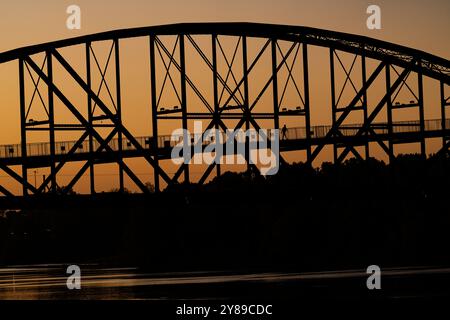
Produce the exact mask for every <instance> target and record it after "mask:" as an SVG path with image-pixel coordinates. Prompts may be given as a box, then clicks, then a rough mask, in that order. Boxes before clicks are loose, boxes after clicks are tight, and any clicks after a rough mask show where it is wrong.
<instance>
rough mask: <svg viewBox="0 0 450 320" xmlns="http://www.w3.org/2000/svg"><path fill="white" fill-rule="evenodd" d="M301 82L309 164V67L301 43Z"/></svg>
mask: <svg viewBox="0 0 450 320" xmlns="http://www.w3.org/2000/svg"><path fill="white" fill-rule="evenodd" d="M303 82H304V96H305V127H306V140H307V144H308V145H307V149H306V159H307V163H309V164H311V165H312V163H311V113H310V105H309V67H308V46H307V44H306V43H303Z"/></svg>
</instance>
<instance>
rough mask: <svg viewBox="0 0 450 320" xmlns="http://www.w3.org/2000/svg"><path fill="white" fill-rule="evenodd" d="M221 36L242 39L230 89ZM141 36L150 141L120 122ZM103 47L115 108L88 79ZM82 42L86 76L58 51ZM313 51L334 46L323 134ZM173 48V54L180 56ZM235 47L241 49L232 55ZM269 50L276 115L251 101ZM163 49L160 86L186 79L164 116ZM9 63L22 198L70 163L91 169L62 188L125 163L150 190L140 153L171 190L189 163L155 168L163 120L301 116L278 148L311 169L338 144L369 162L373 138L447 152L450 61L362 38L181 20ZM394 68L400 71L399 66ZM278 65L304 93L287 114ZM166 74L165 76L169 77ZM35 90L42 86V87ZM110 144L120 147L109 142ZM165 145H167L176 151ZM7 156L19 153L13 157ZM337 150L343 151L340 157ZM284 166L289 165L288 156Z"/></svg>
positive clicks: (34, 50) (248, 122)
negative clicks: (61, 83)
mask: <svg viewBox="0 0 450 320" xmlns="http://www.w3.org/2000/svg"><path fill="white" fill-rule="evenodd" d="M164 36H174V37H176V42H175V46H174V48H173V50H172V48H168V47H167V46H165V45H164V43H163V41H162V40H161V38H162V37H164ZM194 36H207V37H210V38H211V41H210V43H209V44H208V45H207V47H208V48H207V49H206V48H204V47H202V46H201V45H199V43H197V42H196V41H195V39H194V38H193V37H194ZM221 36H231V37H237V38H239V42H238V45H237V49H239V51H240V52H239V54H240V55H241V60H242V63H241V64H242V65H240V66H239V68H240V69H243V70H244V71H243V72H242V73H243V74H242V76H241V77H239V78H238V79H234V84H233V83H232V84H230V83H229V82H228V80H229V79H230V70H231V73H232V72H233V69H232V68H233V62H230V61H231V60H233V61H234V57H233V58H232V57H228V58H229V60H227V57H226V54H225V53H224V52H223V50H222V48H221V45H220V41H219V40H218V39H219V37H221ZM139 37H148V39H149V48H148V50H149V52H148V53H149V59H150V66H151V68H150V69H151V70H150V72H149V78H150V83H151V88H150V90H151V97H152V101H151V102H150V103H149V104H150V107H151V109H152V128H153V129H152V130H153V132H152V135H151V136H149V137H135V136H134V135H133V134H132V133H131V132H130V131H129V130H128V129H127V128H126V127H125V126H124V124H123V123H122V120H121V112H122V111H121V86H120V53H119V52H120V41H121V40H123V39H130V38H139ZM250 38H257V39H261V40H262V41H263V43H264V45H263V47H262V48H259V49H258V50H257V52H258V54H257V55H256V57H254V59H252V60H249V55H248V47H247V40H248V39H250ZM101 41H110V42H111V50H110V53H109V58H110V57H112V59H114V61H115V71H114V73H115V75H114V76H113V77H112V79H105V74H102V83H103V82H105V83H106V82H107V80H111V81H114V83H115V89H116V92H115V99H112V100H115V101H111V103H112V104H113V106H111V103H107V102H106V101H103V100H102V99H101V98H100V97H99V96H98V94H97V93H96V91H95V90H94V88H93V87H92V82H91V79H90V74H91V71H92V70H91V68H92V67H93V66H94V62H93V58H95V53H94V51H93V49H92V44H93V43H95V42H101ZM281 41H284V42H287V43H289V46H288V48H287V50H285V51H283V50H282V49H281V47H280V46H279V42H281ZM187 44H190V45H191V46H192V47H193V48H194V49H195V50H196V52H197V53H198V54H199V55H200V56H201V57H202V59H203V61H204V63H205V64H206V65H207V67H208V68H209V69H210V71H211V75H212V81H211V82H212V86H213V87H214V97H213V98H212V99H207V98H206V97H205V96H204V95H202V92H201V88H198V87H197V86H196V84H195V83H194V82H193V81H192V80H191V79H190V77H189V74H187V72H186V65H188V64H189V61H187V56H186V54H185V48H186V45H187ZM79 45H82V46H84V47H85V48H86V56H85V57H84V59H85V62H86V68H87V70H86V76H82V75H80V74H79V73H78V72H77V71H76V70H75V68H73V67H72V66H71V64H70V63H69V62H68V60H66V59H65V58H64V57H63V55H62V54H61V53H60V49H63V48H70V47H73V46H79ZM177 46H178V47H177ZM311 46H318V47H324V48H328V49H329V51H330V52H329V53H330V54H329V57H330V59H329V60H328V61H327V63H329V64H330V69H329V70H330V75H331V80H330V85H331V88H330V89H331V95H332V98H331V100H332V102H331V108H330V109H331V112H332V125H330V126H322V127H320V128H316V127H313V126H311V120H310V113H311V112H310V109H311V105H310V99H309V95H310V81H309V70H308V48H309V47H311ZM175 49H176V50H177V54H176V56H175V51H176V50H175ZM237 49H236V50H235V55H236V52H237ZM206 50H208V51H209V52H210V54H209V57H208V55H207V54H205V51H206ZM221 50H222V54H223V56H224V57H225V59H226V60H227V61H226V63H227V66H228V70H227V72H226V73H225V74H221V73H220V72H219V71H218V66H217V59H218V56H219V55H220V54H221V53H220V51H221ZM266 52H268V53H269V54H270V55H271V58H272V61H271V65H270V66H267V68H268V69H270V76H269V77H268V79H265V80H267V81H265V85H264V87H263V90H262V94H264V93H265V92H266V91H267V90H269V88H270V87H271V86H272V95H273V105H272V106H271V111H270V112H253V109H254V107H255V105H256V104H257V103H258V100H259V98H260V96H261V94H256V95H255V96H256V98H255V99H254V101H251V98H250V97H249V88H248V86H249V75H250V73H251V72H252V70H253V67H254V66H255V65H256V64H257V63H258V60H259V59H260V57H261V56H262V55H263V54H265V53H266ZM338 52H345V53H349V54H352V55H354V56H355V60H354V61H353V64H354V63H355V61H356V59H359V60H360V62H361V73H362V74H359V75H358V76H359V77H361V78H362V83H361V86H360V87H358V86H355V85H354V84H353V82H352V76H353V75H352V68H353V64H352V66H351V68H350V69H346V67H345V66H344V65H343V64H342V61H341V60H340V58H339V55H338ZM158 53H159V54H160V55H161V59H163V58H162V56H164V57H165V58H166V59H167V60H166V61H168V62H167V63H168V65H166V64H165V63H164V69H165V74H164V76H163V78H165V80H164V83H166V80H167V78H170V68H171V66H173V68H175V69H176V72H177V73H178V76H179V78H180V81H179V83H178V84H177V88H178V90H179V92H177V95H179V97H178V98H179V102H180V103H179V104H180V105H179V106H177V108H176V109H173V110H165V109H162V108H161V106H160V105H158V102H159V99H158V97H160V96H161V95H162V93H163V92H162V91H163V90H164V85H163V86H162V87H163V89H162V90H161V92H158V90H157V85H156V82H157V80H158V75H157V72H158V71H157V69H156V67H155V65H156V62H155V61H156V59H157V55H158ZM36 54H44V55H45V60H44V64H43V65H42V66H39V65H38V64H37V63H36V62H35V61H34V60H33V55H36ZM297 56H301V59H299V60H301V61H300V62H299V63H300V64H301V66H302V72H301V74H300V75H293V72H292V68H293V67H292V65H291V66H290V65H289V64H288V63H287V61H288V59H296V58H297ZM293 57H294V58H293ZM109 58H108V61H109ZM95 59H96V58H95ZM366 59H373V60H376V61H378V62H379V64H378V65H377V66H376V68H375V69H374V70H373V72H372V73H370V74H366V72H367V70H366V67H365V61H366ZM12 61H17V62H18V64H19V70H18V72H19V73H18V75H19V79H20V81H19V88H20V113H21V145H20V146H15V147H11V146H9V147H8V148H5V152H4V155H3V157H2V155H1V154H0V169H2V170H3V171H5V172H6V173H7V174H8V175H10V176H11V177H12V178H14V179H15V180H17V181H19V182H20V183H21V184H22V186H23V194H24V195H26V194H28V193H30V192H31V193H35V194H39V193H42V192H45V191H46V190H47V188H48V187H50V190H51V191H52V192H57V190H58V183H57V177H58V173H59V172H60V170H61V169H62V168H63V167H64V165H65V164H66V163H67V162H70V161H85V164H84V165H83V167H82V168H81V170H80V171H79V172H78V173H77V174H76V175H75V176H74V178H73V179H72V181H70V183H69V184H68V185H67V186H66V188H65V189H64V190H63V192H68V191H69V190H71V189H72V187H73V186H74V185H75V184H76V183H77V182H78V180H79V179H80V178H81V176H82V175H83V174H84V173H85V172H86V171H87V170H89V171H90V181H91V192H94V191H95V188H94V179H95V174H94V169H93V168H94V165H95V163H97V162H117V163H118V164H119V168H120V169H119V175H120V188H121V189H123V187H124V186H123V176H124V174H127V175H128V176H129V177H130V178H131V179H132V180H133V181H134V182H135V183H136V185H137V186H138V187H139V188H140V189H141V190H142V191H143V192H147V191H148V190H147V188H146V186H145V185H144V183H143V182H142V181H141V180H140V179H139V177H138V176H137V175H136V174H135V173H134V172H133V170H132V169H131V168H130V167H128V166H127V165H126V163H125V162H124V161H123V159H124V158H126V157H135V156H139V157H143V158H144V159H146V161H148V163H149V164H150V165H151V166H152V167H153V168H154V175H155V180H154V183H155V188H156V190H159V189H160V187H159V184H160V181H161V179H162V180H163V181H164V182H165V183H166V184H173V183H178V180H179V179H180V177H181V176H184V181H185V182H189V181H190V180H191V179H190V175H189V165H181V166H180V167H179V168H178V169H177V171H176V173H175V174H174V175H173V176H172V177H170V176H169V174H167V173H166V172H164V170H163V169H162V168H161V166H160V164H159V161H160V160H162V159H164V157H166V156H167V154H166V153H165V152H166V151H167V150H166V151H164V148H165V145H164V141H165V139H166V138H163V139H161V138H159V136H160V134H159V131H158V128H159V123H160V121H163V120H167V119H170V120H180V121H181V123H180V127H183V128H187V126H188V124H187V122H188V121H191V120H195V119H199V120H208V122H209V124H208V128H217V129H221V130H226V129H228V126H227V125H226V124H225V123H224V121H225V120H230V119H233V120H236V121H238V123H237V125H236V126H234V128H232V129H238V128H240V127H244V126H245V127H254V128H255V129H258V128H260V126H259V124H258V120H260V119H264V120H271V121H273V128H274V129H278V128H279V119H280V117H299V118H301V119H302V123H304V128H298V130H297V131H294V132H295V135H296V137H298V136H300V138H298V139H287V140H292V141H284V142H282V144H281V149H282V151H289V150H297V149H302V150H306V153H307V161H308V162H309V163H312V162H313V161H314V160H315V159H316V158H317V156H318V155H319V154H320V153H321V151H322V150H323V148H324V147H325V146H326V145H328V144H331V145H333V150H334V160H335V161H336V162H339V161H342V160H343V159H345V157H346V156H347V155H348V154H349V153H351V154H353V155H354V156H356V157H362V155H361V154H360V152H359V151H358V150H357V147H360V146H363V147H365V156H366V157H368V156H370V152H369V142H376V143H378V144H379V145H380V147H381V148H382V149H383V150H384V151H385V152H386V154H388V156H389V158H390V159H393V158H394V152H393V148H394V144H395V143H398V142H399V141H400V142H405V141H406V142H418V143H420V145H421V153H422V155H423V156H426V152H425V143H426V139H427V138H430V137H433V138H436V137H439V138H441V139H442V149H441V150H440V151H439V152H443V153H447V152H448V147H449V138H448V137H449V136H450V134H449V129H450V125H449V121H448V119H447V116H446V114H447V109H448V106H449V105H450V102H449V97H447V95H446V89H447V87H448V85H449V84H450V61H449V60H447V59H445V58H442V57H438V56H435V55H432V54H429V53H427V52H424V51H420V50H416V49H412V48H408V47H405V46H401V45H397V44H393V43H389V42H385V41H381V40H377V39H372V38H368V37H364V36H359V35H352V34H347V33H340V32H335V31H328V30H321V29H315V28H309V27H301V26H286V25H272V24H258V23H183V24H173V25H164V26H151V27H142V28H132V29H123V30H115V31H108V32H103V33H97V34H92V35H86V36H81V37H76V38H71V39H66V40H59V41H54V42H49V43H44V44H38V45H33V46H28V47H24V48H19V49H14V50H11V51H7V52H4V53H0V64H2V63H6V62H12ZM54 63H59V64H60V65H61V66H62V67H63V68H64V69H65V70H66V71H67V73H68V74H69V75H70V76H71V77H72V79H73V80H74V81H75V82H76V83H77V85H78V86H79V87H80V88H81V89H82V90H83V91H84V92H85V93H86V95H87V97H88V105H89V106H88V108H90V109H92V106H93V105H96V106H98V107H99V108H100V109H101V110H102V112H103V115H102V116H100V117H95V116H94V114H92V112H91V111H92V110H88V117H85V116H83V114H82V113H81V112H80V110H78V108H77V106H76V105H74V104H73V103H71V101H70V99H68V98H67V97H66V96H65V95H64V93H63V90H62V89H61V88H59V87H58V86H57V85H56V84H55V82H54V79H53V64H54ZM294 63H295V60H294ZM395 67H399V68H400V69H401V70H398V69H396V68H395ZM106 68H108V65H106ZM337 68H342V69H343V71H344V73H345V76H346V77H345V83H344V85H343V86H344V87H345V86H346V85H348V86H350V85H352V86H353V89H354V91H355V93H354V96H353V98H352V99H351V100H350V102H349V103H348V104H346V105H341V106H340V105H339V100H340V99H339V98H340V96H339V94H338V91H339V88H337V87H336V79H335V74H334V73H335V70H336V69H337ZM99 69H100V68H99ZM282 69H284V70H285V71H286V72H287V73H288V76H287V82H286V83H289V82H291V83H292V82H293V83H294V84H295V87H296V88H297V92H298V94H299V96H300V97H301V101H302V104H301V105H300V106H298V107H297V108H296V109H293V110H284V108H282V106H281V102H280V99H281V100H283V96H284V90H285V89H286V88H285V87H284V84H281V87H280V84H279V80H280V79H278V76H279V74H280V70H282ZM27 70H28V72H30V70H32V71H33V72H34V73H35V74H36V75H37V77H38V78H37V79H33V83H34V84H35V85H36V81H42V82H43V83H45V85H46V87H47V90H48V92H47V95H48V102H47V110H48V118H47V119H45V120H42V121H31V122H30V119H28V118H27V114H28V112H27V108H28V109H29V107H30V105H31V104H28V101H26V95H25V92H24V91H25V81H26V80H25V77H26V72H27ZM100 71H101V70H100ZM394 71H395V73H394ZM411 73H414V74H416V75H417V88H415V89H411V88H410V87H409V86H408V84H407V80H408V77H409V75H410V74H411ZM168 74H169V76H167V75H168ZM395 74H396V75H395ZM30 75H31V73H30ZM383 75H384V81H385V82H386V91H385V93H384V95H383V96H382V98H381V99H379V100H378V101H376V102H374V103H373V110H371V112H369V110H368V101H367V91H368V89H369V88H370V86H371V85H373V83H374V81H375V80H376V79H377V78H379V77H382V76H383ZM327 76H328V75H327ZM424 76H425V77H429V78H431V79H435V80H437V81H438V82H439V83H440V99H439V100H440V102H441V105H440V110H441V117H440V119H433V120H429V121H427V120H426V119H425V113H424V98H423V95H424V94H423V79H422V78H423V77H424ZM231 77H233V78H234V77H235V76H234V75H232V76H231ZM296 77H297V78H296ZM169 81H170V82H172V85H174V86H175V84H174V83H173V82H174V80H172V78H170V80H167V82H169ZM300 82H301V83H302V86H301V90H300V89H299V88H298V86H297V83H300ZM218 86H221V87H222V92H223V91H226V92H227V93H228V98H227V99H224V101H225V102H223V103H222V101H219V100H220V99H219V95H220V94H219V92H217V91H218V89H217V88H218ZM286 86H287V85H286ZM283 87H284V90H283ZM35 88H37V85H36V86H35ZM177 88H176V89H175V90H177ZM402 88H404V89H409V90H410V91H411V92H412V93H413V95H414V96H415V97H416V98H417V99H415V101H410V103H406V104H400V105H396V104H395V103H394V102H395V101H393V100H395V97H396V93H398V91H399V90H401V89H402ZM188 89H190V90H193V91H194V93H195V94H196V95H197V96H198V98H199V99H200V100H201V102H202V103H203V104H204V107H205V112H190V110H189V105H188V103H187V98H186V95H187V90H188ZM343 89H344V88H342V90H343ZM158 93H159V94H158ZM341 94H342V91H341ZM238 95H240V98H238ZM54 97H57V98H59V99H60V100H61V101H62V102H63V104H64V105H65V106H66V107H67V109H68V110H69V111H70V112H71V113H72V114H73V115H74V116H75V118H77V120H78V123H77V124H72V125H71V126H67V125H63V124H58V123H55V119H54V103H53V99H54ZM230 103H234V104H235V106H231V105H230ZM400 108H417V109H418V110H419V116H418V118H417V119H416V121H412V122H411V121H410V122H404V123H399V122H395V121H394V119H393V117H392V112H393V110H395V109H400ZM382 110H387V118H388V119H387V122H386V123H382V124H380V123H376V122H374V120H375V119H376V118H377V115H378V114H379V113H380V112H381V111H382ZM354 111H362V112H363V113H364V117H363V123H362V124H360V125H359V124H358V125H349V124H346V123H345V121H346V119H347V117H348V116H349V115H350V114H351V113H352V112H354ZM100 121H109V123H110V124H111V132H110V133H109V134H108V135H107V136H104V135H101V134H99V132H98V131H97V129H96V128H98V127H99V126H100V124H99V122H100ZM37 128H41V130H44V131H48V133H49V143H48V147H47V149H48V152H47V153H48V154H33V152H32V151H31V152H30V150H32V149H33V148H31V147H30V145H29V144H27V134H29V133H30V132H31V131H34V130H37ZM70 129H71V130H79V131H80V132H82V135H81V137H80V139H79V140H77V141H74V142H72V143H68V144H64V142H57V141H56V140H55V132H56V131H58V130H70ZM319 131H320V132H319ZM294 140H295V141H294ZM113 141H116V142H114V143H113ZM63 145H64V151H65V152H61V149H60V150H58V147H60V148H62V147H63ZM127 145H130V146H131V148H132V150H128V147H127ZM166 147H169V148H170V147H171V146H170V145H169V146H166ZM11 148H12V149H11ZM80 149H82V150H88V152H87V153H86V154H84V153H82V152H80ZM11 150H12V151H13V152H10V151H11ZM340 150H342V151H341V152H340V153H339V151H340ZM281 161H282V162H283V159H282V158H281ZM13 165H20V166H21V167H22V173H21V174H18V173H16V172H15V171H14V170H12V169H11V168H10V167H11V166H13ZM36 166H46V167H49V168H50V171H51V174H50V175H49V176H48V177H47V178H46V179H45V181H43V183H42V184H41V185H40V186H36V187H35V186H33V185H32V184H30V183H29V179H28V175H27V171H28V170H29V169H30V168H33V167H36ZM249 166H250V165H249ZM214 169H216V170H217V174H220V165H217V164H214V165H210V166H208V168H207V169H206V170H205V172H204V174H203V175H202V176H201V178H200V179H199V182H201V183H203V182H204V181H206V179H207V178H208V177H209V175H210V174H211V173H212V171H213V170H214ZM0 192H2V193H4V194H7V195H11V193H10V192H9V191H8V190H7V188H5V187H3V186H0Z"/></svg>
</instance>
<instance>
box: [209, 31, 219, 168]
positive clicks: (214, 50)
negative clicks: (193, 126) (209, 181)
mask: <svg viewBox="0 0 450 320" xmlns="http://www.w3.org/2000/svg"><path fill="white" fill-rule="evenodd" d="M211 39H212V67H213V70H212V71H213V87H214V88H213V90H214V128H215V129H216V132H218V130H219V116H220V115H219V108H220V106H219V91H218V88H217V35H216V34H213V35H211ZM217 138H218V137H215V139H216V140H215V142H216V145H218V143H219V141H217ZM216 170H217V176H220V163H217V164H216Z"/></svg>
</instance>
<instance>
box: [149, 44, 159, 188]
mask: <svg viewBox="0 0 450 320" xmlns="http://www.w3.org/2000/svg"><path fill="white" fill-rule="evenodd" d="M155 39H156V36H155V35H150V91H151V103H152V131H153V139H152V142H151V143H152V149H153V150H152V151H153V152H152V153H153V160H154V161H155V166H154V167H153V172H154V176H155V192H159V145H158V102H157V96H156V59H155Z"/></svg>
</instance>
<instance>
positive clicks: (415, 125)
mask: <svg viewBox="0 0 450 320" xmlns="http://www.w3.org/2000/svg"><path fill="white" fill-rule="evenodd" d="M331 127H332V126H331V125H321V126H313V127H312V128H311V138H313V139H315V138H324V137H325V136H326V134H327V133H328V131H330V129H331ZM360 127H361V124H344V125H341V126H340V132H341V133H342V134H343V135H344V136H348V137H350V136H354V135H355V134H356V132H358V130H359V128H360ZM371 128H372V129H373V130H374V131H375V132H376V133H377V134H388V133H389V128H388V125H387V123H380V122H378V123H374V124H373V125H372V126H371ZM445 128H446V129H447V130H450V119H445ZM439 130H442V120H441V119H432V120H426V121H425V131H439ZM392 132H393V133H394V134H396V133H409V132H420V122H419V121H416V120H413V121H399V122H395V123H394V124H393V126H392ZM221 134H222V139H224V138H225V133H224V132H221ZM193 138H194V136H193V135H191V139H193ZM136 139H137V141H138V142H139V143H140V144H141V145H142V146H143V147H144V148H145V149H150V148H151V144H152V139H153V138H152V137H151V136H141V137H137V138H136ZM282 139H286V140H301V139H306V128H305V127H294V128H288V130H287V132H286V137H283V135H282V133H280V140H282ZM118 142H119V141H118V139H112V140H111V141H110V143H109V146H110V147H111V148H112V149H113V150H115V151H117V150H119V143H118ZM178 142H179V141H171V136H170V135H163V136H158V147H159V148H165V147H166V148H167V147H170V148H172V147H174V146H175V144H177V143H178ZM75 143H76V141H59V142H56V143H55V150H56V154H57V155H63V154H66V153H68V152H69V150H70V149H71V148H72V147H73V145H75ZM99 146H100V145H99V143H98V142H97V141H94V150H96V149H97V148H98V147H99ZM122 149H123V150H124V151H129V150H135V148H134V147H133V145H132V144H131V143H129V142H128V141H126V140H124V141H123V145H122ZM88 150H89V141H88V140H86V141H84V142H83V143H82V144H81V147H80V148H79V149H78V150H77V151H76V152H75V153H77V154H80V153H85V152H87V151H88ZM48 155H50V143H48V142H38V143H28V144H27V156H29V157H33V156H48ZM19 157H21V145H20V144H9V145H0V158H19Z"/></svg>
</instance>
